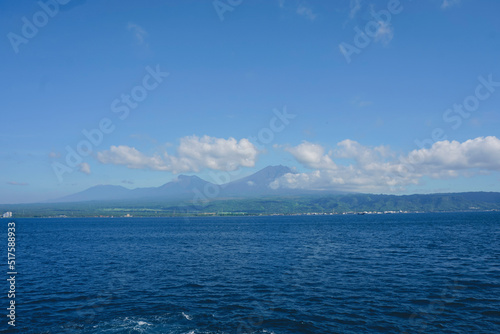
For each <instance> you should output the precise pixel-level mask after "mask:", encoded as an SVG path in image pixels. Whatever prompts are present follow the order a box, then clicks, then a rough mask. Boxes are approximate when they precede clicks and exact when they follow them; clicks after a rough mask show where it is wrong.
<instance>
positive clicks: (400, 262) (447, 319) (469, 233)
mask: <svg viewBox="0 0 500 334" xmlns="http://www.w3.org/2000/svg"><path fill="white" fill-rule="evenodd" d="M1 222H2V226H3V228H4V229H5V233H4V235H6V231H7V221H6V220H2V221H1ZM15 222H16V229H17V271H18V272H19V274H18V275H17V277H16V279H17V281H16V303H17V308H16V312H17V314H16V315H17V318H16V320H17V321H16V330H17V332H19V333H191V334H195V333H276V334H279V333H405V332H407V333H500V214H499V213H441V214H393V215H365V216H316V217H311V216H302V217H297V216H296V217H237V218H228V217H220V218H189V219H184V218H154V219H135V218H109V219H108V218H101V219H16V220H15ZM5 239H6V237H5ZM6 247H7V241H6V240H5V248H6ZM5 257H6V255H5ZM5 260H6V259H5ZM3 262H5V261H3ZM2 270H3V271H4V274H5V273H6V271H7V269H6V267H5V266H3V267H2ZM4 290H5V292H7V290H8V285H7V283H5V287H4ZM0 300H1V301H2V303H3V305H2V309H4V310H5V308H6V307H7V302H8V301H7V298H6V296H4V297H2V298H1V299H0ZM3 313H4V314H6V313H7V311H6V310H5V311H3ZM2 318H3V320H2V328H7V320H8V319H7V318H6V316H5V315H3V316H2Z"/></svg>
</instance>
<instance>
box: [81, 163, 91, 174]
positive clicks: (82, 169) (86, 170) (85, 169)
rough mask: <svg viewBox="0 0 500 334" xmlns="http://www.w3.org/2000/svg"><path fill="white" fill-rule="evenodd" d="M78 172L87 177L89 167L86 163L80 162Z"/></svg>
mask: <svg viewBox="0 0 500 334" xmlns="http://www.w3.org/2000/svg"><path fill="white" fill-rule="evenodd" d="M80 172H82V173H84V174H87V175H89V174H90V165H89V164H88V163H86V162H82V163H81V164H80Z"/></svg>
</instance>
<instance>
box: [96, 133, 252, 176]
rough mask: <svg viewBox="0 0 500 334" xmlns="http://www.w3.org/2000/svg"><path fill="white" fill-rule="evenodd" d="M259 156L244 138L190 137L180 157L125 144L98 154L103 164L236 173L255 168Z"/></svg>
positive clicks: (180, 149) (179, 150) (184, 141)
mask: <svg viewBox="0 0 500 334" xmlns="http://www.w3.org/2000/svg"><path fill="white" fill-rule="evenodd" d="M258 154H259V151H258V150H257V149H256V147H255V146H254V145H253V144H252V143H250V141H248V139H245V138H243V139H241V140H239V141H238V140H236V139H234V138H229V139H224V138H215V137H209V136H203V137H201V138H200V137H197V136H188V137H184V138H181V140H180V144H179V146H178V147H177V155H169V154H168V153H166V152H164V153H162V154H159V153H156V154H154V155H152V156H148V155H146V154H144V153H142V152H139V151H138V150H137V149H136V148H134V147H129V146H124V145H122V146H111V148H110V149H109V150H107V151H103V152H98V153H97V159H98V160H99V161H100V162H101V163H103V164H115V165H124V166H127V167H128V168H135V169H152V170H160V171H169V172H173V173H182V172H199V171H200V170H202V169H206V168H207V169H215V170H225V171H233V170H236V169H238V168H240V167H253V166H255V162H256V160H257V156H258Z"/></svg>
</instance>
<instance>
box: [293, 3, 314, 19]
mask: <svg viewBox="0 0 500 334" xmlns="http://www.w3.org/2000/svg"><path fill="white" fill-rule="evenodd" d="M297 14H299V15H301V16H304V17H305V18H307V19H309V20H311V21H314V20H315V19H316V16H317V15H316V14H315V13H314V12H313V10H312V9H311V8H309V7H306V6H304V5H299V7H297Z"/></svg>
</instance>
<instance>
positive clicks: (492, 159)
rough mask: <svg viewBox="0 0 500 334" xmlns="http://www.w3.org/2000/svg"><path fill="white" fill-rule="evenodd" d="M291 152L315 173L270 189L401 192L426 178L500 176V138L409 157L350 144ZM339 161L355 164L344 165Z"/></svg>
mask: <svg viewBox="0 0 500 334" xmlns="http://www.w3.org/2000/svg"><path fill="white" fill-rule="evenodd" d="M286 150H287V151H288V152H290V153H291V154H292V155H293V156H294V157H295V159H296V160H297V161H298V162H300V163H301V164H302V165H303V166H304V167H307V168H310V169H314V171H312V172H308V173H307V172H306V173H297V174H291V173H290V174H286V175H284V176H282V177H281V178H280V179H278V180H276V181H275V182H273V183H272V184H271V187H273V188H279V187H283V188H298V189H318V190H320V189H323V190H331V189H335V190H342V191H358V192H397V191H401V190H404V189H405V187H406V186H408V185H411V184H418V183H419V181H420V180H421V178H422V177H424V176H428V177H431V178H449V177H457V176H460V175H466V176H471V175H475V174H484V173H488V172H491V171H500V140H499V139H498V138H496V137H478V138H475V139H470V140H467V141H465V142H463V143H460V142H457V141H451V142H450V141H440V142H436V143H434V145H432V147H430V148H423V149H418V150H413V151H411V152H410V153H409V154H407V155H397V154H395V153H394V152H392V151H391V150H390V149H389V148H388V147H386V146H378V147H368V146H364V145H361V144H360V143H358V142H356V141H353V140H349V139H346V140H343V141H341V142H339V143H338V144H337V145H336V148H335V149H334V150H331V151H330V152H328V153H325V149H324V148H323V147H322V146H321V145H318V144H312V143H307V142H304V143H302V144H300V145H298V146H296V147H292V148H287V149H286ZM334 159H335V160H342V159H347V161H349V162H350V163H347V164H339V163H335V162H334Z"/></svg>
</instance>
